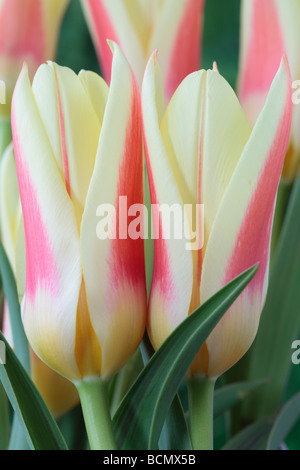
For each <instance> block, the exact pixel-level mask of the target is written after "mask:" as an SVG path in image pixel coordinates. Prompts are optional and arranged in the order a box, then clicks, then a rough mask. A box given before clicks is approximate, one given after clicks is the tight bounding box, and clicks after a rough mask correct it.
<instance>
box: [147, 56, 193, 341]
mask: <svg viewBox="0 0 300 470" xmlns="http://www.w3.org/2000/svg"><path fill="white" fill-rule="evenodd" d="M162 97H163V81H162V73H161V69H160V67H159V65H158V63H157V59H156V54H153V55H152V57H151V59H150V61H149V63H148V66H147V69H146V73H145V77H144V82H143V87H142V109H143V123H144V133H145V148H146V160H147V169H148V177H149V186H150V195H151V203H152V205H155V204H159V205H161V204H166V207H167V208H168V207H169V208H171V207H173V205H177V206H178V207H179V208H181V209H182V207H183V201H182V197H181V194H180V192H179V189H178V187H177V184H176V181H175V178H174V175H173V171H174V168H173V166H172V162H171V161H170V158H169V155H168V154H167V152H166V148H165V143H164V140H163V137H162V134H161V132H160V124H161V118H162V115H163V109H162V103H163V102H164V101H163V99H162ZM167 224H168V216H167V215H165V213H164V212H160V213H159V217H157V216H156V217H154V218H153V226H154V233H156V234H157V235H158V234H160V236H159V237H157V238H155V239H154V267H153V278H152V286H151V293H150V304H149V315H150V316H149V323H148V331H149V335H150V338H151V341H152V344H153V346H154V347H155V348H157V347H159V346H160V345H161V343H162V342H163V341H164V340H165V338H166V337H167V336H168V335H169V334H170V332H171V331H172V330H173V329H174V328H176V326H177V325H178V324H179V323H180V322H181V321H182V320H183V319H184V318H185V316H186V313H187V312H188V310H189V307H190V302H191V295H192V286H193V259H192V254H191V252H190V251H187V250H186V240H185V239H184V238H183V237H181V239H174V237H173V235H172V234H171V237H167V236H166V232H167V230H168V226H167Z"/></svg>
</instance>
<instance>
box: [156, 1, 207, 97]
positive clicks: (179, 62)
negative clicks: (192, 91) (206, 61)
mask: <svg viewBox="0 0 300 470" xmlns="http://www.w3.org/2000/svg"><path fill="white" fill-rule="evenodd" d="M204 4H205V0H188V2H187V5H186V10H185V12H184V16H183V19H182V21H181V23H180V25H179V26H178V34H177V37H176V39H175V41H174V47H173V50H172V51H171V55H170V62H169V65H168V70H167V72H166V76H165V77H166V78H165V91H166V99H167V101H169V100H170V99H171V97H172V95H173V93H174V92H175V90H176V88H177V87H178V85H179V84H180V83H181V81H182V80H183V79H184V78H185V77H186V76H187V75H188V74H189V73H192V72H195V71H197V70H198V69H199V68H200V62H201V38H202V27H203V10H204Z"/></svg>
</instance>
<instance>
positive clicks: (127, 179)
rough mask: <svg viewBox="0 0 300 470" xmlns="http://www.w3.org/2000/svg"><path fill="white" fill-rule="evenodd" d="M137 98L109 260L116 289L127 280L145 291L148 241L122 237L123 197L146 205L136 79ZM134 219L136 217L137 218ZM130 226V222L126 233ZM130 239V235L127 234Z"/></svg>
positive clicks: (129, 203) (135, 91)
mask: <svg viewBox="0 0 300 470" xmlns="http://www.w3.org/2000/svg"><path fill="white" fill-rule="evenodd" d="M132 81H133V98H132V108H131V117H130V120H129V122H128V127H127V130H126V141H125V144H124V154H123V157H122V162H121V165H120V167H119V181H118V191H117V198H116V203H115V207H116V214H117V221H116V239H115V240H112V242H111V256H109V258H108V259H109V264H110V276H111V281H112V284H113V285H115V287H116V286H117V285H118V284H119V283H120V282H122V281H123V280H127V281H128V282H131V283H132V284H133V285H138V284H139V285H140V284H142V285H143V286H144V289H145V298H146V278H145V259H144V240H143V238H138V239H137V240H133V239H131V238H130V237H129V236H128V233H127V237H124V239H122V237H119V233H120V229H122V228H121V227H120V225H119V217H118V213H119V210H120V197H122V196H123V197H124V196H126V197H127V207H128V208H129V207H130V206H132V205H133V204H144V187H143V181H144V166H143V155H142V148H143V147H142V127H141V105H140V94H139V89H138V86H137V83H136V80H135V79H134V77H133V75H132ZM133 218H134V217H133ZM129 223H130V217H129V216H128V219H127V226H126V231H127V229H128V225H129ZM125 235H126V234H125Z"/></svg>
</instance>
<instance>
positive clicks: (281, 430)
mask: <svg viewBox="0 0 300 470" xmlns="http://www.w3.org/2000/svg"><path fill="white" fill-rule="evenodd" d="M299 419H300V392H299V393H297V394H296V395H295V396H294V397H293V398H291V399H290V400H289V401H288V402H287V403H286V404H285V405H284V406H283V407H282V409H281V411H280V413H279V414H278V416H277V418H276V420H275V423H274V425H273V427H272V429H271V432H270V436H269V439H268V443H267V450H277V449H278V448H279V446H280V444H282V443H283V441H284V440H285V438H286V437H287V436H288V434H289V432H290V431H291V430H292V429H293V427H294V425H295V424H296V422H297V421H298V420H299Z"/></svg>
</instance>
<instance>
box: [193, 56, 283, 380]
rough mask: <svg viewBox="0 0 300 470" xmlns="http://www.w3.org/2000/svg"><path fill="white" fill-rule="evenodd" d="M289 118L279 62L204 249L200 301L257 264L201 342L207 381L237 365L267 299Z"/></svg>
mask: <svg viewBox="0 0 300 470" xmlns="http://www.w3.org/2000/svg"><path fill="white" fill-rule="evenodd" d="M291 114H292V102H291V80H290V73H289V67H288V64H287V61H286V59H285V58H284V59H283V61H282V63H281V66H280V68H279V71H278V73H277V75H276V77H275V79H274V81H273V83H272V86H271V89H270V92H269V95H268V98H267V101H266V104H265V106H264V108H263V111H262V113H261V115H260V116H259V118H258V120H257V122H256V124H255V127H254V129H253V132H252V134H251V137H250V139H249V141H248V142H247V144H246V146H245V148H244V151H243V153H242V156H241V158H240V161H239V163H238V164H237V166H236V169H235V171H234V174H233V176H232V178H231V181H230V183H229V186H228V188H227V190H226V192H225V194H224V197H223V200H222V202H221V205H220V208H219V211H218V213H217V215H216V218H215V222H214V225H213V227H212V231H211V234H210V238H209V241H208V244H207V249H206V254H205V258H204V262H203V271H202V282H201V301H202V302H204V301H205V300H207V299H208V298H209V297H210V296H212V295H213V294H214V293H215V292H217V291H218V290H219V289H220V288H221V287H222V286H224V285H225V284H226V283H227V282H229V281H230V280H231V279H233V278H234V277H235V276H237V275H238V274H240V273H241V272H243V271H244V270H246V269H247V268H249V267H250V266H252V265H254V264H256V263H257V262H259V263H260V268H259V271H258V273H257V274H256V276H255V278H254V279H253V281H251V283H250V284H249V286H247V288H246V289H245V291H244V292H243V293H242V294H241V296H240V297H239V298H238V299H237V300H236V302H235V303H234V305H233V306H232V307H231V308H230V310H229V311H228V312H227V314H226V315H225V316H224V318H223V319H222V321H221V322H220V323H219V324H218V326H217V327H216V328H215V330H214V331H213V332H212V334H211V335H210V336H209V338H208V340H207V342H206V347H207V352H208V363H207V370H204V371H202V372H204V373H206V374H208V375H209V376H216V377H217V376H218V375H220V374H222V373H223V372H224V371H225V370H226V369H227V368H229V367H231V366H232V365H233V364H234V363H235V362H236V361H238V360H239V359H240V358H241V356H242V355H243V354H244V353H245V352H246V351H247V349H248V348H249V347H250V345H251V343H252V341H253V339H254V336H255V334H256V330H257V327H258V322H259V316H260V312H261V310H262V307H263V304H264V301H265V296H266V289H267V282H268V262H269V249H270V237H271V229H272V221H273V212H274V205H275V199H276V192H277V188H278V183H279V179H280V176H281V171H282V166H283V161H284V157H285V152H286V148H287V145H288V139H289V133H290V126H291ZM219 364H222V366H221V367H220V366H219Z"/></svg>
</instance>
